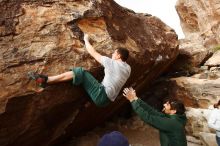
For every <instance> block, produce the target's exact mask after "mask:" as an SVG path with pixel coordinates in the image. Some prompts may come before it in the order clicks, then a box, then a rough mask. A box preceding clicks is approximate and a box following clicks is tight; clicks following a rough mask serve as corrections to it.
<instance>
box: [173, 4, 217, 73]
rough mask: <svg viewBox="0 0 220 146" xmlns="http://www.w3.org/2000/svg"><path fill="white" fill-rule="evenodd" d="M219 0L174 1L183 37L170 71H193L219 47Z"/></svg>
mask: <svg viewBox="0 0 220 146" xmlns="http://www.w3.org/2000/svg"><path fill="white" fill-rule="evenodd" d="M219 7H220V2H219V0H194V1H191V0H178V1H177V3H176V10H177V13H178V15H179V18H180V24H181V27H182V30H183V32H184V34H185V38H184V39H182V40H180V47H179V48H180V53H179V55H178V58H177V60H176V62H175V64H174V65H173V68H174V70H176V71H183V70H185V71H186V70H187V71H188V72H190V73H191V72H196V70H195V67H199V66H200V65H202V64H204V62H205V61H206V60H207V59H208V58H209V57H210V56H211V55H212V54H213V52H215V50H214V48H216V46H218V45H219V44H220V36H219V33H220V19H219V17H220V8H219Z"/></svg>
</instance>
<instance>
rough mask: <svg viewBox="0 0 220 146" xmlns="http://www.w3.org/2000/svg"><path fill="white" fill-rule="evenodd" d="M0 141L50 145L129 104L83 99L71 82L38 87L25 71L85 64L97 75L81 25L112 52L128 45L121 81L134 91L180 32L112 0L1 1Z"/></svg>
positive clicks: (170, 55)
mask: <svg viewBox="0 0 220 146" xmlns="http://www.w3.org/2000/svg"><path fill="white" fill-rule="evenodd" d="M0 10H1V13H0V47H1V49H0V85H1V86H0V125H1V126H0V145H1V146H9V145H10V146H19V145H22V146H30V145H31V146H35V145H44V146H46V145H53V144H55V143H58V142H60V141H62V140H63V139H65V138H69V137H71V136H72V135H79V134H81V133H82V132H83V131H85V130H88V129H90V128H93V127H95V126H96V125H97V124H101V123H102V122H104V121H106V120H107V119H109V118H110V117H111V116H112V115H115V114H116V113H117V112H118V111H120V110H121V109H123V106H124V105H126V103H127V102H126V100H125V99H124V98H119V97H120V96H121V94H120V95H119V97H118V99H117V100H116V101H115V102H114V103H112V104H110V105H109V106H107V107H106V108H97V107H96V106H95V105H94V104H91V105H90V106H89V107H88V106H84V104H85V103H86V102H87V101H88V95H87V94H86V93H85V92H84V90H83V89H82V88H81V87H73V86H71V84H70V83H61V84H55V85H51V86H49V87H47V88H46V89H45V90H44V91H43V92H41V93H37V92H36V90H37V86H36V85H35V83H34V82H33V81H30V80H29V79H28V78H27V72H29V71H36V72H38V73H44V74H47V75H55V74H59V73H62V72H65V71H68V70H69V69H70V68H73V67H77V66H82V67H84V68H85V69H87V70H89V71H90V72H91V73H92V74H93V75H94V76H95V77H96V78H97V79H98V80H101V79H102V78H103V68H102V67H101V65H100V64H98V63H97V62H96V61H95V60H94V59H93V58H92V57H90V55H89V54H88V53H87V52H86V51H85V50H84V43H83V33H88V34H89V35H90V36H91V39H92V40H91V41H92V44H93V46H94V48H95V49H96V50H97V51H98V52H100V53H101V54H104V55H107V56H111V53H112V52H113V51H114V49H115V48H117V47H119V46H122V47H126V48H128V49H129V51H130V55H131V57H130V58H129V60H128V63H129V64H130V65H131V68H132V73H131V77H130V79H129V80H128V82H127V85H126V86H133V87H134V88H135V89H136V90H137V92H141V91H142V90H144V87H146V86H147V85H149V83H150V82H152V81H153V80H154V79H155V78H157V77H158V76H159V75H160V74H161V73H162V72H163V71H164V70H165V69H166V68H167V66H169V64H170V63H171V62H172V61H173V60H174V59H175V58H176V56H177V54H178V40H177V35H176V33H175V32H174V31H173V29H171V28H170V27H168V26H167V25H166V24H164V23H163V22H162V21H161V20H160V19H158V18H156V17H154V16H151V15H149V14H136V13H134V12H133V11H131V10H128V9H125V8H123V7H120V6H119V5H118V4H116V3H115V2H114V1H113V0H72V1H66V0H59V1H57V0H32V1H26V0H19V1H7V0H2V1H1V2H0Z"/></svg>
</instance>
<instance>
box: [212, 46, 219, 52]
mask: <svg viewBox="0 0 220 146" xmlns="http://www.w3.org/2000/svg"><path fill="white" fill-rule="evenodd" d="M212 50H213V51H214V52H216V51H218V50H220V44H219V45H217V46H215V47H214V48H212Z"/></svg>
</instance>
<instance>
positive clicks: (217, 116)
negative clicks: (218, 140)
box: [208, 108, 220, 137]
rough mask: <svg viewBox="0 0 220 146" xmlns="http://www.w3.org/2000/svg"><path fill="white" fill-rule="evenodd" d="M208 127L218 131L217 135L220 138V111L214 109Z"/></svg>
mask: <svg viewBox="0 0 220 146" xmlns="http://www.w3.org/2000/svg"><path fill="white" fill-rule="evenodd" d="M208 125H209V127H210V128H213V129H215V130H216V135H217V136H218V137H220V109H217V108H215V109H213V110H212V111H211V114H210V116H209V119H208Z"/></svg>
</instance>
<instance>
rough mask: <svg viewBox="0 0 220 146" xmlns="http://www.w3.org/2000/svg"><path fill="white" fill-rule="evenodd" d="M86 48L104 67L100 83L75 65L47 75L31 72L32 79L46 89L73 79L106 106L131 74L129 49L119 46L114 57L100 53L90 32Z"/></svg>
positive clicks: (99, 104)
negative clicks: (48, 86) (60, 72)
mask: <svg viewBox="0 0 220 146" xmlns="http://www.w3.org/2000/svg"><path fill="white" fill-rule="evenodd" d="M84 41H85V48H86V50H87V51H88V53H89V54H90V55H91V56H92V57H93V58H94V59H95V60H96V61H98V62H99V63H100V64H101V65H102V66H103V67H104V73H105V76H104V79H103V80H102V82H101V83H99V82H98V81H97V80H96V79H95V78H94V77H93V76H92V75H91V74H90V73H89V72H88V71H86V70H84V69H83V68H82V67H75V68H73V69H72V70H71V71H67V72H65V73H62V74H59V75H54V76H47V75H43V74H38V73H35V72H29V73H28V76H29V77H30V79H32V80H35V81H36V83H37V84H38V85H39V86H40V87H42V89H44V88H45V87H46V86H47V85H48V84H51V83H57V82H65V81H69V80H72V83H73V85H82V86H83V87H84V89H85V90H86V92H87V93H88V95H89V96H90V97H91V99H92V101H93V102H94V103H95V104H96V105H97V106H106V105H107V104H108V103H110V102H111V101H112V102H113V101H114V100H115V99H116V97H117V96H118V94H119V92H120V90H121V88H122V86H123V85H124V84H125V83H126V81H127V79H128V78H129V76H130V72H131V68H130V66H129V65H128V64H127V63H126V62H125V61H126V60H127V58H128V56H129V51H128V50H127V49H125V48H117V49H116V50H115V51H114V53H113V54H112V57H111V58H109V57H106V56H102V55H101V54H99V53H98V52H97V51H96V50H95V49H94V48H93V46H92V45H91V44H90V42H89V36H88V34H85V35H84Z"/></svg>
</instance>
